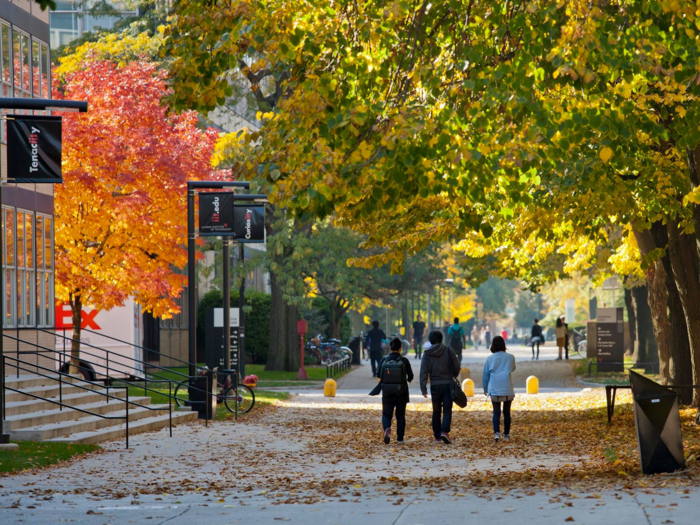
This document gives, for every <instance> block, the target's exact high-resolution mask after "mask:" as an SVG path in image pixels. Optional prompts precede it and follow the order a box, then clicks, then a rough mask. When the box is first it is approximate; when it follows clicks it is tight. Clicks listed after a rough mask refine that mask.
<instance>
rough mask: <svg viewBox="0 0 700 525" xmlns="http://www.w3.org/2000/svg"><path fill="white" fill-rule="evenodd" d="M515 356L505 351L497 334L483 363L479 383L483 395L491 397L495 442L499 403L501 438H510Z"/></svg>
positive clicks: (497, 438) (498, 420) (497, 433)
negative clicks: (482, 388) (481, 386)
mask: <svg viewBox="0 0 700 525" xmlns="http://www.w3.org/2000/svg"><path fill="white" fill-rule="evenodd" d="M513 372H515V357H514V356H513V354H508V353H506V342H505V340H504V339H503V338H502V337H501V336H500V335H497V336H496V337H494V338H493V342H492V343H491V355H490V356H488V358H487V359H486V363H484V373H483V374H482V377H481V383H482V384H483V386H484V395H485V396H490V397H491V404H492V405H493V439H494V441H495V442H496V443H498V441H499V440H500V438H501V433H500V431H501V403H503V439H504V440H506V441H508V440H509V439H510V405H511V404H512V403H513V399H515V390H513V377H512V374H513Z"/></svg>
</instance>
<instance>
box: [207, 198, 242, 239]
mask: <svg viewBox="0 0 700 525" xmlns="http://www.w3.org/2000/svg"><path fill="white" fill-rule="evenodd" d="M233 231H234V230H233V193H231V192H217V193H200V194H199V235H202V236H205V237H207V236H216V235H219V236H226V237H228V236H233V235H234V233H233Z"/></svg>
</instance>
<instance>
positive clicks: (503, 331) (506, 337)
mask: <svg viewBox="0 0 700 525" xmlns="http://www.w3.org/2000/svg"><path fill="white" fill-rule="evenodd" d="M501 337H502V338H503V340H504V341H507V340H508V330H507V329H506V327H505V326H504V327H503V330H501Z"/></svg>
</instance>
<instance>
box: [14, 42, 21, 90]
mask: <svg viewBox="0 0 700 525" xmlns="http://www.w3.org/2000/svg"><path fill="white" fill-rule="evenodd" d="M12 59H13V64H12V67H13V70H14V77H15V79H14V85H15V87H17V86H21V85H22V53H21V52H20V35H19V33H18V32H17V31H13V32H12Z"/></svg>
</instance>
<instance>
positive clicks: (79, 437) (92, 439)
mask: <svg viewBox="0 0 700 525" xmlns="http://www.w3.org/2000/svg"><path fill="white" fill-rule="evenodd" d="M196 419H197V412H176V411H173V426H175V425H177V424H180V423H184V422H186V421H194V420H196ZM169 422H170V418H169V416H168V414H164V415H161V416H155V417H148V418H144V419H141V420H139V421H136V422H134V423H131V422H130V423H129V436H133V435H134V434H140V433H142V432H149V431H152V430H159V429H161V428H164V427H167V426H168V425H169ZM125 429H126V425H125V424H124V423H120V424H118V425H112V426H110V427H106V428H100V429H97V430H91V431H84V432H76V433H73V434H70V435H68V436H61V437H57V438H51V439H49V440H47V441H56V442H63V443H102V442H103V441H113V440H116V439H124V437H125V435H126V430H125Z"/></svg>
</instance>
